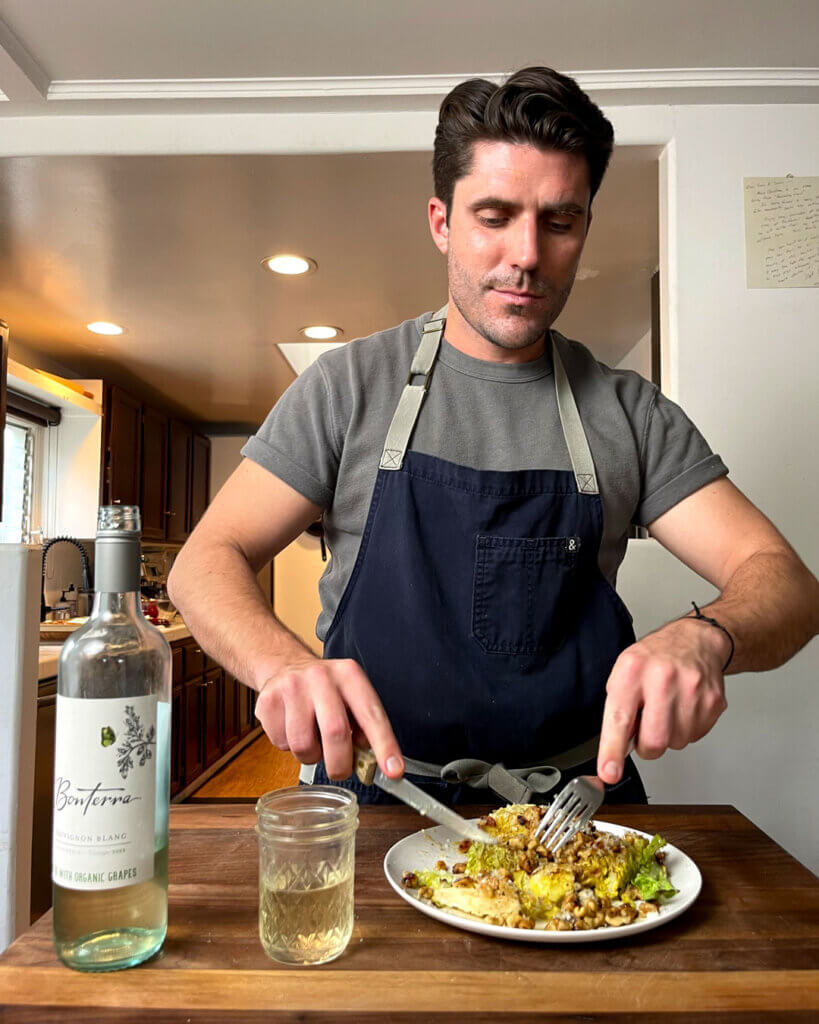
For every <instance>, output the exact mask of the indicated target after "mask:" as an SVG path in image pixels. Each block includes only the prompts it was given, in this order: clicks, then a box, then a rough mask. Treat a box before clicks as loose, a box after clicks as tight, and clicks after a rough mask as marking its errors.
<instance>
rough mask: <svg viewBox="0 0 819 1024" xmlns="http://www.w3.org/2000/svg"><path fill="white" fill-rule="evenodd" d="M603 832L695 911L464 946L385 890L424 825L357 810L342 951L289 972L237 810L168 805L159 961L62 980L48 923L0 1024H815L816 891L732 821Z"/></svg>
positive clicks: (645, 821) (659, 819) (21, 967)
mask: <svg viewBox="0 0 819 1024" xmlns="http://www.w3.org/2000/svg"><path fill="white" fill-rule="evenodd" d="M488 809H489V808H488V806H487V808H486V810H488ZM478 810H480V809H478ZM469 813H470V814H474V813H477V811H476V809H475V808H470V809H469ZM601 818H603V819H604V820H609V821H613V822H616V823H618V824H623V825H632V826H633V827H634V828H638V829H642V830H643V831H646V832H653V831H659V832H661V833H662V834H663V835H664V836H665V837H666V838H667V839H668V840H669V842H671V843H673V844H674V845H676V846H679V847H680V848H682V849H683V850H684V851H685V852H686V853H687V854H688V855H689V856H690V857H692V858H693V860H694V861H695V862H696V863H697V865H698V866H699V868H700V871H701V872H702V875H703V890H702V893H701V894H700V897H699V899H698V900H697V902H696V903H695V904H694V906H693V907H692V908H691V909H690V910H688V911H687V912H686V913H685V914H683V915H682V916H681V917H679V918H677V919H676V920H675V921H672V922H671V923H669V924H668V925H665V926H663V927H661V928H657V929H655V930H653V931H649V932H645V933H643V934H641V935H638V936H636V937H633V938H631V939H623V940H613V941H608V942H605V943H600V944H599V945H597V944H584V945H566V946H559V945H535V944H527V943H518V942H506V941H503V940H499V939H493V938H487V937H484V936H481V935H477V934H473V933H471V932H466V931H463V930H461V929H457V928H453V927H450V926H448V925H445V924H442V923H440V922H438V921H434V920H432V919H431V918H429V917H427V916H425V915H423V914H421V913H419V912H418V911H416V910H414V909H413V908H412V907H411V906H410V905H408V904H406V903H404V901H402V900H401V899H400V898H399V897H398V896H397V895H396V894H395V893H393V891H392V889H390V887H389V886H388V884H387V881H386V879H385V878H384V873H383V868H382V860H383V857H384V854H385V853H386V852H387V850H388V849H389V848H390V846H392V844H393V843H395V842H396V841H397V840H398V839H400V838H402V837H403V836H405V835H408V834H409V833H411V832H414V831H416V830H417V829H419V828H422V827H424V826H425V825H426V824H428V823H427V822H425V821H424V819H421V818H420V817H419V816H418V815H416V814H415V813H414V812H412V811H411V810H409V808H406V807H365V808H362V809H361V823H360V828H359V831H358V838H357V844H356V902H355V906H356V917H355V928H354V931H353V936H352V939H351V941H350V945H349V947H348V948H347V951H346V952H345V953H344V955H343V956H341V957H340V958H339V959H338V960H336V961H334V962H333V963H330V964H326V965H323V966H320V967H312V968H298V967H285V966H281V965H278V964H276V963H274V962H273V961H271V960H269V959H268V958H267V957H266V955H265V953H264V951H263V950H262V947H261V945H260V944H259V939H258V933H257V909H258V899H257V845H256V835H255V832H254V831H253V826H254V824H255V814H254V811H253V808H252V806H250V805H247V804H241V805H234V804H217V805H207V804H199V805H184V804H183V805H174V806H172V807H171V847H170V911H169V927H168V936H167V939H166V941H165V945H164V947H163V949H162V951H161V952H160V953H159V954H158V955H157V956H156V957H154V958H153V959H152V960H151V961H150V962H148V963H146V964H143V965H142V966H140V967H138V968H134V969H132V970H128V971H119V972H116V973H113V974H96V975H91V974H81V973H78V972H75V971H71V970H69V969H68V968H66V967H63V966H62V965H61V964H60V963H59V961H58V960H57V959H56V957H55V954H54V950H53V946H52V942H51V914H50V912H49V913H48V914H46V915H45V916H44V917H43V918H41V919H40V920H39V921H38V922H37V923H36V924H35V925H34V926H33V927H32V928H31V929H30V930H29V931H28V932H26V933H25V934H24V935H22V936H21V937H20V938H19V939H18V940H17V941H16V942H15V943H13V945H12V946H10V947H9V949H8V950H7V951H6V952H5V953H4V954H3V956H2V957H0V1021H26V1022H34V1021H37V1022H41V1021H42V1022H45V1021H57V1020H59V1021H66V1022H67V1021H83V1022H86V1021H95V1022H96V1021H104V1022H107V1021H111V1022H113V1021H117V1022H122V1021H129V1020H139V1021H140V1022H142V1021H145V1022H148V1021H150V1022H154V1021H163V1022H171V1021H173V1022H185V1021H205V1022H217V1021H219V1022H221V1021H226V1022H232V1021H261V1020H265V1021H277V1022H278V1021H305V1020H309V1021H316V1022H319V1021H320V1022H326V1024H329V1022H334V1021H341V1022H349V1024H352V1022H355V1024H358V1022H361V1024H368V1022H372V1024H375V1022H383V1021H396V1022H402V1021H406V1022H409V1021H413V1022H418V1021H423V1022H429V1024H437V1022H443V1021H446V1022H448V1024H456V1022H460V1021H469V1022H478V1021H486V1022H488V1021H490V1020H492V1021H493V1022H495V1024H497V1022H499V1021H500V1022H503V1021H506V1020H510V1021H515V1022H517V1024H522V1022H529V1021H536V1020H537V1021H543V1020H583V1021H592V1020H605V1021H615V1020H616V1021H621V1022H630V1021H641V1022H646V1021H671V1022H675V1024H676V1022H694V1021H696V1022H706V1021H709V1022H710V1021H735V1020H741V1021H743V1022H746V1021H751V1020H759V1021H765V1022H775V1021H809V1020H810V1021H815V1020H817V1019H819V882H818V881H817V879H816V878H815V877H814V876H813V875H812V874H811V873H810V872H809V871H808V870H807V869H806V868H804V867H802V866H801V865H799V864H798V863H797V862H796V861H795V860H794V859H793V858H792V857H790V856H789V855H788V854H787V853H785V851H784V850H782V849H781V848H780V847H779V846H777V845H776V844H775V843H774V842H772V841H771V840H770V839H769V838H767V837H766V836H765V835H764V834H763V833H762V832H760V831H759V829H757V828H756V827H755V826H754V825H753V824H752V823H751V822H750V821H748V819H747V818H744V817H743V816H742V815H741V814H739V813H738V812H737V811H736V810H734V809H733V808H730V807H682V808H673V807H664V806H654V805H652V806H648V807H634V806H630V807H620V808H616V807H610V808H606V809H605V813H604V814H603V813H601Z"/></svg>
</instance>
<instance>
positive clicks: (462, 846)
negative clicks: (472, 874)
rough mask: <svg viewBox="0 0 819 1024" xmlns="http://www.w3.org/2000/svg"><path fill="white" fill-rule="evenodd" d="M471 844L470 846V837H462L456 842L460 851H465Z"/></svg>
mask: <svg viewBox="0 0 819 1024" xmlns="http://www.w3.org/2000/svg"><path fill="white" fill-rule="evenodd" d="M471 846H472V840H471V839H462V840H461V841H460V843H458V850H459V852H460V853H467V852H468V850H469V848H470V847H471Z"/></svg>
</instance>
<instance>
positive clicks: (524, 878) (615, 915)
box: [385, 804, 701, 941]
mask: <svg viewBox="0 0 819 1024" xmlns="http://www.w3.org/2000/svg"><path fill="white" fill-rule="evenodd" d="M544 813H545V808H541V807H539V806H538V805H535V804H511V805H508V806H507V807H501V808H498V809H497V810H496V811H493V812H492V814H491V815H489V816H488V817H486V818H482V819H480V820H479V821H478V825H479V827H481V828H482V829H483V830H484V831H485V832H486V833H487V837H490V836H491V837H493V838H494V839H495V840H496V842H495V843H487V844H483V843H470V842H469V841H468V840H464V841H460V842H459V841H458V840H457V838H456V837H454V836H453V834H452V833H450V832H448V830H447V829H444V828H442V827H440V826H439V827H438V828H435V829H430V830H425V831H424V832H421V833H416V835H415V836H411V837H408V838H407V839H405V840H402V841H401V842H400V843H398V844H396V846H395V847H393V849H392V850H391V851H390V853H389V854H388V855H387V858H386V860H385V870H386V872H387V877H388V879H389V880H390V882H391V884H392V885H393V887H394V888H396V889H397V890H398V891H400V892H401V894H402V895H403V896H404V898H405V899H409V900H411V901H413V902H414V903H415V904H416V905H418V906H419V909H422V910H424V912H428V913H430V914H431V916H435V917H441V918H442V919H445V920H449V922H450V923H459V922H463V923H462V924H461V927H467V928H471V930H473V931H489V932H493V933H494V932H497V933H506V935H507V937H514V938H521V939H524V938H526V939H529V938H531V939H532V940H539V941H543V940H546V939H547V938H548V939H550V940H551V939H559V940H563V939H569V938H570V934H569V933H571V939H573V940H576V941H589V940H592V939H594V938H597V937H607V938H608V937H614V935H616V934H626V933H630V932H633V931H636V930H640V931H641V930H643V929H644V928H647V927H654V926H656V925H657V924H659V923H661V919H662V921H663V922H664V921H665V920H670V919H671V918H672V917H676V916H677V914H678V913H681V912H682V910H684V909H685V908H686V907H687V906H689V905H690V904H691V903H692V902H693V900H694V899H695V898H696V895H697V893H698V892H699V888H700V884H701V878H700V875H699V872H698V871H697V869H696V866H695V865H694V864H693V862H692V861H690V859H689V858H687V857H686V856H685V855H684V854H682V853H681V851H679V850H676V849H675V848H674V847H668V846H667V844H666V843H665V841H664V840H663V838H662V837H661V836H659V835H655V836H654V837H650V836H648V835H646V834H645V833H642V832H637V831H630V830H626V829H623V828H620V827H618V826H616V825H606V824H604V823H590V825H589V826H587V828H586V829H584V830H583V831H582V832H580V833H578V835H577V836H576V837H575V838H574V840H573V841H572V842H570V843H569V844H567V845H566V846H565V847H564V848H563V849H562V850H560V851H559V852H558V854H557V855H554V854H552V853H551V852H550V851H548V850H546V848H545V847H543V846H542V845H541V844H540V843H539V841H538V840H537V839H535V838H534V835H533V833H534V830H535V828H536V827H537V825H538V823H539V822H540V819H541V817H542V816H543V814H544ZM421 837H424V839H425V840H426V841H425V842H424V843H422V842H420V839H421ZM433 844H434V848H435V849H433ZM433 852H437V853H438V854H439V855H438V856H437V857H435V859H434V860H433V859H432V856H433ZM667 854H668V856H667ZM678 875H679V877H678ZM678 890H679V891H678ZM472 922H474V926H471V925H472ZM527 932H528V933H529V934H528V935H527V934H526V933H527ZM509 933H512V934H509ZM543 933H546V934H543ZM577 933H583V934H582V936H581V934H577Z"/></svg>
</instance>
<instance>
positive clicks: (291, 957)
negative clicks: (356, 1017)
mask: <svg viewBox="0 0 819 1024" xmlns="http://www.w3.org/2000/svg"><path fill="white" fill-rule="evenodd" d="M256 815H257V820H256V832H257V834H258V836H259V938H260V939H261V942H262V946H263V947H264V950H265V952H266V953H267V955H268V956H269V957H270V958H271V959H272V960H276V961H277V962H279V963H284V964H302V965H305V964H324V963H328V962H329V961H330V960H335V959H336V957H338V956H340V955H341V954H342V953H343V952H344V950H345V948H346V946H347V943H348V942H349V941H350V935H351V934H352V931H353V886H354V880H355V833H356V829H357V828H358V801H357V799H356V796H355V793H352V792H351V791H350V790H347V789H342V788H341V787H339V786H291V787H289V788H287V789H276V790H273V791H272V792H270V793H265V795H264V796H262V797H259V799H258V801H257V802H256Z"/></svg>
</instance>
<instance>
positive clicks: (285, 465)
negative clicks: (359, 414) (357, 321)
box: [242, 362, 341, 508]
mask: <svg viewBox="0 0 819 1024" xmlns="http://www.w3.org/2000/svg"><path fill="white" fill-rule="evenodd" d="M242 455H244V456H246V457H247V458H249V459H252V460H253V461H254V462H257V463H258V464H259V465H260V466H263V467H264V468H265V469H267V470H269V471H270V472H271V473H273V474H274V475H275V476H277V477H279V479H280V480H284V482H285V483H286V484H289V485H290V486H291V487H292V488H293V489H294V490H296V491H298V492H299V494H302V495H304V497H305V498H307V499H308V500H309V501H312V502H315V504H317V505H321V506H322V508H328V507H329V506H330V505H331V504H332V501H333V494H334V492H335V486H336V475H337V473H338V464H339V459H340V455H341V446H340V440H339V437H338V436H337V431H336V428H335V423H334V421H333V406H332V399H331V395H330V391H329V388H328V387H327V381H326V379H325V377H324V373H323V372H322V369H321V367H320V366H319V363H318V362H315V363H312V364H311V365H310V366H308V368H307V369H306V370H305V371H304V372H303V373H301V374H300V375H299V376H298V377H297V378H296V380H294V381H293V383H292V384H291V385H290V386H289V387H288V388H287V390H286V391H285V392H284V394H283V395H282V396H281V398H280V399H279V400H278V402H276V404H275V405H274V406H273V408H272V409H271V410H270V412H269V413H268V414H267V418H266V419H265V421H264V423H263V424H262V425H261V427H259V429H258V430H257V431H256V433H255V434H254V435H253V436H252V437H250V438H248V440H247V442H246V444H245V445H244V447H243V448H242Z"/></svg>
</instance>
